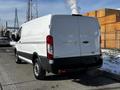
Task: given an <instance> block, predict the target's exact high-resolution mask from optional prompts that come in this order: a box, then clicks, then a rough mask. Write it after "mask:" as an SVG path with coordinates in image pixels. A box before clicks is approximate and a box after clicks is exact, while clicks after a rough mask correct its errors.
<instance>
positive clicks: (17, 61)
mask: <svg viewBox="0 0 120 90" xmlns="http://www.w3.org/2000/svg"><path fill="white" fill-rule="evenodd" d="M15 57H16V58H15V62H16V63H17V64H21V63H22V60H21V59H20V58H19V57H18V53H17V51H16V53H15Z"/></svg>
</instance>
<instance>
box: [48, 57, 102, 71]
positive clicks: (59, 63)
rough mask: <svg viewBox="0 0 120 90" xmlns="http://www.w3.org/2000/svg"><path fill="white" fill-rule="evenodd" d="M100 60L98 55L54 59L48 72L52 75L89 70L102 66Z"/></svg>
mask: <svg viewBox="0 0 120 90" xmlns="http://www.w3.org/2000/svg"><path fill="white" fill-rule="evenodd" d="M102 62H103V60H102V58H101V57H100V55H95V56H83V57H70V58H59V59H54V63H53V64H51V65H50V69H51V70H50V71H52V72H53V73H56V72H58V70H65V69H90V68H99V67H101V66H102Z"/></svg>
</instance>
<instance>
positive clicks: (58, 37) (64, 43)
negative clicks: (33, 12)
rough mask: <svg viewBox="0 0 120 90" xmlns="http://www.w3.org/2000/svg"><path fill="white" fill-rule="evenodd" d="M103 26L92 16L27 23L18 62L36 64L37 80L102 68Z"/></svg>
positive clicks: (21, 34) (17, 51)
mask: <svg viewBox="0 0 120 90" xmlns="http://www.w3.org/2000/svg"><path fill="white" fill-rule="evenodd" d="M99 29H100V26H99V23H98V21H97V20H96V19H95V18H92V17H86V16H79V15H77V16H74V15H47V16H43V17H40V18H37V19H34V20H31V21H29V22H27V23H24V24H23V25H22V26H21V28H20V30H19V35H18V36H17V37H18V39H15V40H16V41H18V42H17V43H16V45H15V55H16V63H21V62H22V60H24V61H26V62H29V63H32V64H33V72H34V76H35V78H36V79H44V78H45V75H46V71H47V72H52V73H55V74H58V73H59V72H60V71H62V70H76V69H96V68H99V67H101V65H102V57H101V48H100V31H99Z"/></svg>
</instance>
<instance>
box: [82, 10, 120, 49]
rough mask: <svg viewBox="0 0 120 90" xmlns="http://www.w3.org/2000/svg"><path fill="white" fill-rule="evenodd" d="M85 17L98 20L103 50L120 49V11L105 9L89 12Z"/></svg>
mask: <svg viewBox="0 0 120 90" xmlns="http://www.w3.org/2000/svg"><path fill="white" fill-rule="evenodd" d="M84 16H90V17H96V18H97V19H98V21H99V24H100V26H101V40H102V41H101V42H102V43H101V47H102V48H110V49H114V48H120V10H116V9H107V8H105V9H100V10H96V11H91V12H87V13H85V14H84Z"/></svg>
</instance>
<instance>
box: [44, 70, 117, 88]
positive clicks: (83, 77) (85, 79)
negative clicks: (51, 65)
mask: <svg viewBox="0 0 120 90" xmlns="http://www.w3.org/2000/svg"><path fill="white" fill-rule="evenodd" d="M59 80H72V82H74V83H79V84H82V85H86V86H103V85H109V84H114V83H118V82H117V81H115V80H112V79H110V78H107V77H105V76H104V73H102V74H98V75H89V74H87V73H86V72H80V73H68V74H64V75H50V76H47V77H46V78H45V81H59Z"/></svg>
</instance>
